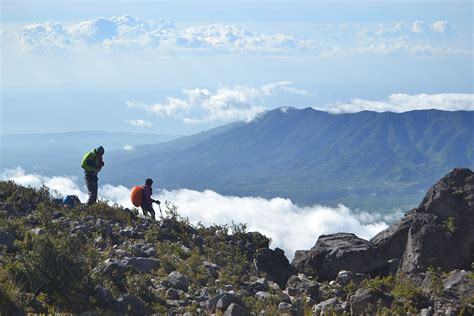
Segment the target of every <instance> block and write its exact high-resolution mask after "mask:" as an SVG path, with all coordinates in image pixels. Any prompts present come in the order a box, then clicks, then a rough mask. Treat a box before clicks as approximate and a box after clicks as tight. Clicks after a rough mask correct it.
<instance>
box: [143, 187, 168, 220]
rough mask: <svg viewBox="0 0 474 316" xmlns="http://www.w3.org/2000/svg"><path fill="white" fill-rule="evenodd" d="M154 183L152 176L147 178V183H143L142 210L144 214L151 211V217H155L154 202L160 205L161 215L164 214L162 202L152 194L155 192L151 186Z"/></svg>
mask: <svg viewBox="0 0 474 316" xmlns="http://www.w3.org/2000/svg"><path fill="white" fill-rule="evenodd" d="M152 185H153V180H152V179H150V178H148V179H146V181H145V185H142V211H143V215H144V216H146V215H147V214H148V213H149V214H150V216H151V218H153V219H155V210H154V209H153V205H152V204H153V203H156V204H158V207H159V208H160V215H161V216H163V214H161V206H160V204H161V202H160V201H158V200H154V199H152V198H151V195H152V194H153V191H152V188H151V186H152Z"/></svg>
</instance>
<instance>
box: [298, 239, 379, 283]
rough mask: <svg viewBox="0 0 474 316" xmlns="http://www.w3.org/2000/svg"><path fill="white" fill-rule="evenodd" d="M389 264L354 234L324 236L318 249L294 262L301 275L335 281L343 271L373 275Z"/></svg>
mask: <svg viewBox="0 0 474 316" xmlns="http://www.w3.org/2000/svg"><path fill="white" fill-rule="evenodd" d="M385 263H386V260H385V259H384V258H383V256H382V255H381V253H380V250H379V249H378V248H377V247H376V246H375V245H374V244H372V243H371V242H369V241H367V240H364V239H361V238H359V237H357V236H356V235H354V234H347V233H338V234H331V235H322V236H320V237H319V239H318V241H317V242H316V245H315V246H314V247H313V248H311V250H310V251H309V252H307V253H305V254H302V255H299V256H298V257H297V258H295V259H293V262H292V265H293V266H294V267H295V268H296V269H297V270H298V272H302V273H305V274H307V275H311V276H317V277H318V279H319V280H328V281H329V280H334V279H335V278H336V277H337V274H338V273H339V271H341V270H350V271H355V272H359V273H370V272H373V271H376V270H378V269H381V268H382V267H383V266H384V265H385Z"/></svg>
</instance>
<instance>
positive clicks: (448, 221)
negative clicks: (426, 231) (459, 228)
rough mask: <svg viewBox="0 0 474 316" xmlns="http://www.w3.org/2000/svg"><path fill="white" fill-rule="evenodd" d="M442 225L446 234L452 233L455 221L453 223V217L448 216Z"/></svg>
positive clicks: (454, 228)
mask: <svg viewBox="0 0 474 316" xmlns="http://www.w3.org/2000/svg"><path fill="white" fill-rule="evenodd" d="M443 224H444V227H445V228H446V234H448V235H452V234H454V231H455V230H456V223H455V218H454V217H452V216H449V217H448V218H447V219H446V220H445V221H444V222H443Z"/></svg>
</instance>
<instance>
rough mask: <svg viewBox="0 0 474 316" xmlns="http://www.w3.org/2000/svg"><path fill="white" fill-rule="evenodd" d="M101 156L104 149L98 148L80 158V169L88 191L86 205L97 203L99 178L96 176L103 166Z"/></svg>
mask: <svg viewBox="0 0 474 316" xmlns="http://www.w3.org/2000/svg"><path fill="white" fill-rule="evenodd" d="M103 155H104V147H102V146H99V147H97V148H94V149H93V150H92V151H90V152H88V153H86V154H85V155H84V157H83V158H82V163H81V167H82V169H84V172H85V179H86V185H87V190H88V191H89V199H88V200H87V204H88V205H92V204H94V203H95V202H96V201H97V190H98V188H99V185H98V181H99V178H98V177H97V174H98V173H99V172H100V170H102V167H103V166H104V165H105V164H104V161H103V159H102V157H103Z"/></svg>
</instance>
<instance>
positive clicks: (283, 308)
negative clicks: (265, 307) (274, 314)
mask: <svg viewBox="0 0 474 316" xmlns="http://www.w3.org/2000/svg"><path fill="white" fill-rule="evenodd" d="M292 307H293V305H291V304H290V303H286V302H280V304H278V310H280V311H282V312H287V311H290V310H291V308H292Z"/></svg>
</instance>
